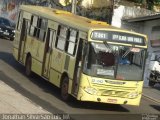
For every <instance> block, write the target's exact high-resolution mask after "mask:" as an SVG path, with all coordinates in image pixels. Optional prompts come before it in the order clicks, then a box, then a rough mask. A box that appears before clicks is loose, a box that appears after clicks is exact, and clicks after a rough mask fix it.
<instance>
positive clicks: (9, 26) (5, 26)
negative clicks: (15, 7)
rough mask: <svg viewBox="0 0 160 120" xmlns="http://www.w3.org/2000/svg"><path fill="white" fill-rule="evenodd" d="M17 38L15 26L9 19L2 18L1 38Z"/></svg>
mask: <svg viewBox="0 0 160 120" xmlns="http://www.w3.org/2000/svg"><path fill="white" fill-rule="evenodd" d="M14 37H15V24H14V23H13V22H11V21H10V20H8V19H7V18H4V17H0V38H8V39H10V40H13V39H14Z"/></svg>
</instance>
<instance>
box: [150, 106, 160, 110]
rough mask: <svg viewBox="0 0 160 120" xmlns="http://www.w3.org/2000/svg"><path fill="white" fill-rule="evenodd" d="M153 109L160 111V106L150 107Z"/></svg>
mask: <svg viewBox="0 0 160 120" xmlns="http://www.w3.org/2000/svg"><path fill="white" fill-rule="evenodd" d="M150 106H151V107H152V108H154V109H156V110H158V111H160V105H150Z"/></svg>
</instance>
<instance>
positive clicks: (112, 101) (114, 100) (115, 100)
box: [107, 98, 117, 103]
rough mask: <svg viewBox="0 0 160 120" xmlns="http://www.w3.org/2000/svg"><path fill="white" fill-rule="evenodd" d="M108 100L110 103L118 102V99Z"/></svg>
mask: <svg viewBox="0 0 160 120" xmlns="http://www.w3.org/2000/svg"><path fill="white" fill-rule="evenodd" d="M107 102H109V103H117V99H111V98H108V99H107Z"/></svg>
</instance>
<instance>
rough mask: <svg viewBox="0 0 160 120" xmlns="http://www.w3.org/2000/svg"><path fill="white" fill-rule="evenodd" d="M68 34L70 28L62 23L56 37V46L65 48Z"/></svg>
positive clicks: (61, 48)
mask: <svg viewBox="0 0 160 120" xmlns="http://www.w3.org/2000/svg"><path fill="white" fill-rule="evenodd" d="M67 34H68V28H67V27H65V26H62V25H59V27H58V32H57V39H56V48H58V49H60V50H64V48H65V43H66V38H67Z"/></svg>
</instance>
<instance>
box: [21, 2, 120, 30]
mask: <svg viewBox="0 0 160 120" xmlns="http://www.w3.org/2000/svg"><path fill="white" fill-rule="evenodd" d="M20 9H21V10H25V11H28V12H30V13H34V14H35V15H39V16H42V17H45V18H48V19H51V20H52V19H54V20H55V21H58V22H60V23H62V24H64V23H67V25H71V26H74V27H75V28H78V29H82V30H85V31H86V30H87V31H88V30H89V29H91V28H97V29H98V28H106V27H107V28H115V27H113V26H110V25H109V24H107V23H106V22H102V21H96V20H92V19H89V18H86V17H82V16H78V15H75V14H72V13H70V12H67V11H63V10H58V9H53V8H49V7H42V6H32V5H21V7H20ZM116 29H117V28H116Z"/></svg>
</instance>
